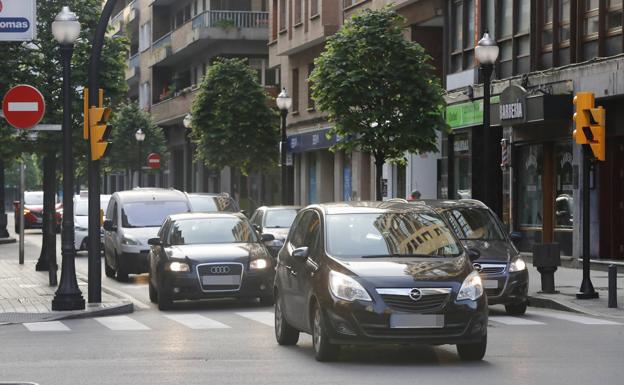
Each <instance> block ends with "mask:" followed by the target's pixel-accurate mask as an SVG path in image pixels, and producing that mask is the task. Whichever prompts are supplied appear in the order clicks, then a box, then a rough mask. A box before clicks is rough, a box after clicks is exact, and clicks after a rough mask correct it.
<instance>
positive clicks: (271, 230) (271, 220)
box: [251, 206, 301, 258]
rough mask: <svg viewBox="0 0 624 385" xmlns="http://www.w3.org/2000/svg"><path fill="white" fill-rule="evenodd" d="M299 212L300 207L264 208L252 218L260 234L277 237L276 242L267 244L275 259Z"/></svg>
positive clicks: (258, 210) (255, 212)
mask: <svg viewBox="0 0 624 385" xmlns="http://www.w3.org/2000/svg"><path fill="white" fill-rule="evenodd" d="M299 210H301V207H300V206H262V207H258V208H257V209H256V211H254V213H253V215H252V216H251V224H252V225H253V226H254V228H255V229H256V230H258V232H259V233H260V234H263V233H265V234H272V235H273V237H275V239H274V240H272V241H269V242H266V243H265V246H266V247H267V249H269V253H271V256H273V258H276V257H277V253H278V252H279V251H280V249H281V248H282V246H283V245H284V240H285V239H286V236H287V235H288V231H289V230H290V226H291V225H292V222H293V220H294V219H295V217H296V216H297V213H298V212H299Z"/></svg>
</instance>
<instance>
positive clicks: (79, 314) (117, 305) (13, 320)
mask: <svg viewBox="0 0 624 385" xmlns="http://www.w3.org/2000/svg"><path fill="white" fill-rule="evenodd" d="M90 308H91V309H90ZM94 308H95V309H94ZM133 311H134V304H133V303H132V302H130V301H123V302H105V303H99V304H93V305H89V304H87V305H86V307H85V310H76V311H68V312H60V311H59V312H49V313H1V314H0V325H9V324H21V323H25V322H46V321H58V320H66V319H80V318H92V317H105V316H113V315H120V314H128V313H132V312H133Z"/></svg>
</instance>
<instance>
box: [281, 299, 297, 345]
mask: <svg viewBox="0 0 624 385" xmlns="http://www.w3.org/2000/svg"><path fill="white" fill-rule="evenodd" d="M283 309H284V305H283V304H282V301H281V300H280V299H279V297H277V298H275V339H276V340H277V343H278V344H280V345H283V346H292V345H297V342H298V341H299V330H297V329H295V328H294V327H292V326H290V324H289V323H288V321H286V317H285V316H284V310H283Z"/></svg>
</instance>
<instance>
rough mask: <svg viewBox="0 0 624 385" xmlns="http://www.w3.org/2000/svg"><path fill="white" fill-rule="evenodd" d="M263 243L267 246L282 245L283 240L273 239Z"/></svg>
mask: <svg viewBox="0 0 624 385" xmlns="http://www.w3.org/2000/svg"><path fill="white" fill-rule="evenodd" d="M264 244H265V245H267V246H269V247H282V246H284V240H283V239H274V240H272V241H269V242H265V243H264Z"/></svg>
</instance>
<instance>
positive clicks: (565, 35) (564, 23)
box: [559, 0, 570, 45]
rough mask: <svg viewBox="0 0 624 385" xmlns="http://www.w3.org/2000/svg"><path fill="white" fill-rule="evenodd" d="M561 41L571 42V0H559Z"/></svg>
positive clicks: (562, 42) (563, 42)
mask: <svg viewBox="0 0 624 385" xmlns="http://www.w3.org/2000/svg"><path fill="white" fill-rule="evenodd" d="M559 43H560V44H566V45H568V44H570V0H560V1H559Z"/></svg>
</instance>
